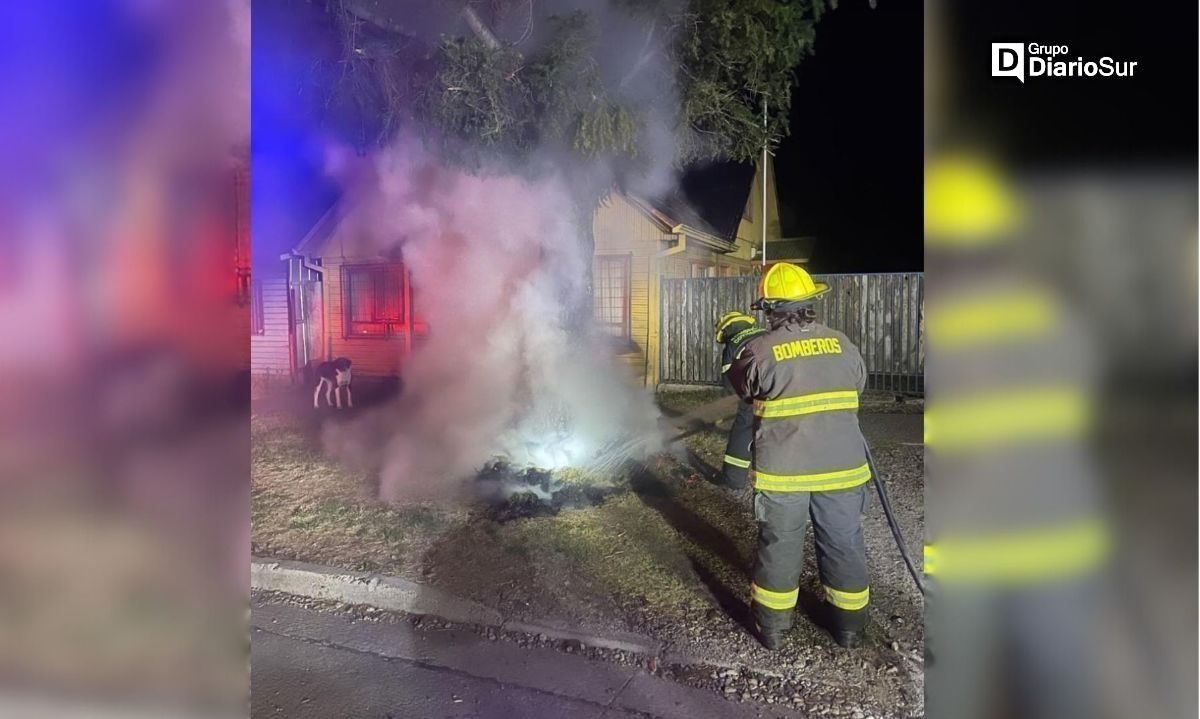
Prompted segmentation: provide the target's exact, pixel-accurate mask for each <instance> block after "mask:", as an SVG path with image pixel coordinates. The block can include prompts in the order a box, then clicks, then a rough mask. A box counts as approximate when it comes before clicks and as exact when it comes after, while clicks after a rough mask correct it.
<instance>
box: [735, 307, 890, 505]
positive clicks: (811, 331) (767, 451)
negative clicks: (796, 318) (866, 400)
mask: <svg viewBox="0 0 1200 719" xmlns="http://www.w3.org/2000/svg"><path fill="white" fill-rule="evenodd" d="M728 377H729V380H730V382H731V383H732V384H733V388H734V391H736V392H737V393H738V394H739V395H740V396H741V397H742V398H743V399H747V400H752V401H753V402H754V415H755V433H754V463H753V473H752V475H751V476H752V478H753V481H754V488H755V489H756V490H759V491H768V492H823V491H832V490H838V489H848V488H851V487H857V486H859V485H861V484H863V483H865V482H867V481H868V480H870V478H871V472H870V469H869V468H868V466H867V458H866V451H865V449H864V443H863V437H862V432H861V431H860V430H859V426H858V397H859V394H860V393H861V392H862V391H863V389H864V388H865V386H866V368H865V366H864V364H863V360H862V356H861V355H860V354H859V351H858V348H857V347H855V346H854V344H853V343H851V342H850V340H849V339H848V338H847V337H846V335H844V334H842V333H841V332H838V331H836V330H833V329H830V328H829V327H826V326H824V325H822V324H819V323H816V322H813V323H808V324H805V325H799V324H788V325H784V326H782V327H779V328H777V329H774V330H770V331H768V332H765V333H763V334H760V335H757V336H755V337H752V338H750V339H749V340H748V341H747V342H746V343H745V345H744V346H743V347H742V349H741V351H740V352H739V353H738V356H737V357H736V358H735V359H734V361H733V364H732V366H731V367H730V369H729V373H728Z"/></svg>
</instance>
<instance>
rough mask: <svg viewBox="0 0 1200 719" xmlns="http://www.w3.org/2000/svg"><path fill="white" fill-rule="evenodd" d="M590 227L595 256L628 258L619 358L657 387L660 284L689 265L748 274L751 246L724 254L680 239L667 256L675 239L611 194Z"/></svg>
mask: <svg viewBox="0 0 1200 719" xmlns="http://www.w3.org/2000/svg"><path fill="white" fill-rule="evenodd" d="M592 229H593V231H594V233H595V242H596V244H595V254H596V255H625V256H628V257H629V258H630V287H629V304H630V307H629V311H630V321H629V334H630V340H631V344H632V347H631V348H630V351H628V352H624V353H622V354H620V355H619V357H618V359H619V360H620V361H621V362H622V363H623V364H624V365H625V366H626V367H627V368H628V370H629V371H630V373H631V375H632V376H633V377H634V378H636V380H637V381H639V382H642V383H644V384H646V385H648V386H654V385H656V384H657V383H658V359H659V358H658V350H659V347H658V341H659V337H658V335H659V328H660V318H659V307H660V298H659V289H660V280H661V279H663V278H682V277H691V276H692V265H693V263H700V264H703V265H713V266H717V267H727V268H730V270H729V271H730V273H731V274H736V275H742V274H749V273H750V272H752V271H753V268H754V267H755V265H754V263H753V262H752V261H750V259H749V248H750V246H751V244H750V243H749V241H744V242H740V243H739V251H738V252H737V253H734V254H725V253H721V252H717V251H715V250H712V249H710V248H707V247H704V246H702V245H700V244H699V243H698V242H691V243H688V242H686V240H685V242H684V244H685V249H684V250H682V251H679V252H675V253H672V254H667V252H668V251H669V250H671V248H672V247H673V246H677V242H678V240H679V238H678V237H677V236H676V235H675V234H673V233H671V232H667V231H664V230H662V229H661V228H660V227H659V226H658V224H656V223H655V222H654V221H653V220H651V219H650V218H649V217H648V216H647V215H646V214H645V213H644V212H643V211H642V210H641V209H639V208H638V207H636V206H635V205H633V204H632V203H631V202H629V200H627V199H625V198H624V197H623V196H621V195H613V196H612V198H611V199H610V200H609V201H608V202H607V203H606V204H605V205H603V206H601V207H600V208H599V209H597V211H596V214H595V216H594V218H593V222H592ZM743 245H744V247H743Z"/></svg>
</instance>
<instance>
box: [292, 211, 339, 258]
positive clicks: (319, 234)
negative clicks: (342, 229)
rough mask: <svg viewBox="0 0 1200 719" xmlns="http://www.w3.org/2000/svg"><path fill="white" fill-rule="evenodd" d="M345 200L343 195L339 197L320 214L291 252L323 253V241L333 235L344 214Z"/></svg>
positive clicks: (301, 253) (304, 253) (311, 255)
mask: <svg viewBox="0 0 1200 719" xmlns="http://www.w3.org/2000/svg"><path fill="white" fill-rule="evenodd" d="M346 205H347V203H346V201H345V197H341V198H339V199H337V200H336V201H334V203H333V204H332V205H331V206H330V207H329V209H328V210H326V211H325V214H323V215H321V219H319V220H317V221H316V222H315V223H314V224H313V226H312V229H310V230H309V231H308V232H307V233H306V234H305V235H304V237H303V238H301V240H300V242H299V243H297V244H296V246H295V248H293V250H292V251H293V252H294V253H295V254H298V255H304V256H306V257H320V256H321V255H323V254H324V253H325V243H326V242H327V241H328V240H329V238H330V237H332V236H333V233H334V231H335V230H337V227H338V225H339V224H341V222H342V218H343V217H345V216H346Z"/></svg>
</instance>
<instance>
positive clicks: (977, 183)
mask: <svg viewBox="0 0 1200 719" xmlns="http://www.w3.org/2000/svg"><path fill="white" fill-rule="evenodd" d="M1018 215H1019V208H1018V204H1017V200H1016V198H1015V197H1014V196H1013V193H1012V191H1011V190H1010V189H1009V187H1008V183H1006V182H1005V181H1004V179H1003V178H1002V177H1001V175H1000V173H999V172H998V171H997V169H996V168H995V167H993V166H992V165H991V164H989V163H988V162H987V161H985V160H984V159H982V158H981V157H978V156H973V155H966V154H960V155H952V156H947V157H943V158H941V159H938V160H934V161H932V162H931V163H930V164H929V166H928V169H927V170H926V172H925V242H926V243H928V244H929V245H931V246H943V247H963V248H969V247H985V246H991V245H995V244H998V243H1000V242H1003V241H1004V240H1006V239H1007V237H1008V236H1009V232H1010V231H1011V230H1012V229H1013V227H1014V226H1015V225H1016V223H1017V220H1018Z"/></svg>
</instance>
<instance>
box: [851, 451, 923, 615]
mask: <svg viewBox="0 0 1200 719" xmlns="http://www.w3.org/2000/svg"><path fill="white" fill-rule="evenodd" d="M863 449H865V450H866V451H867V465H868V466H869V467H870V469H871V482H872V483H873V484H874V485H875V491H876V492H877V493H878V494H879V504H880V506H881V507H883V516H885V517H886V518H887V523H888V527H890V528H891V530H892V538H893V539H895V540H896V548H897V549H899V550H900V556H901V557H902V558H903V559H904V566H905V567H908V573H909V575H910V576H911V577H912V578H913V581H914V582H916V584H917V589H920V590H921V593H922V594H924V593H925V582H924V581H922V580H921V573H920V572H918V571H917V565H916V564H915V563H914V562H913V559H912V556H911V555H910V554H909V553H908V544H907V543H905V541H904V535H903V534H902V533H901V532H900V524H899V523H897V522H896V515H895V514H893V513H892V500H891V498H890V497H888V493H887V488H886V487H884V485H883V477H882V476H880V474H879V469H878V468H877V465H876V464H875V457H874V456H873V455H872V454H871V445H869V444H867V442H866V440H863Z"/></svg>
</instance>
